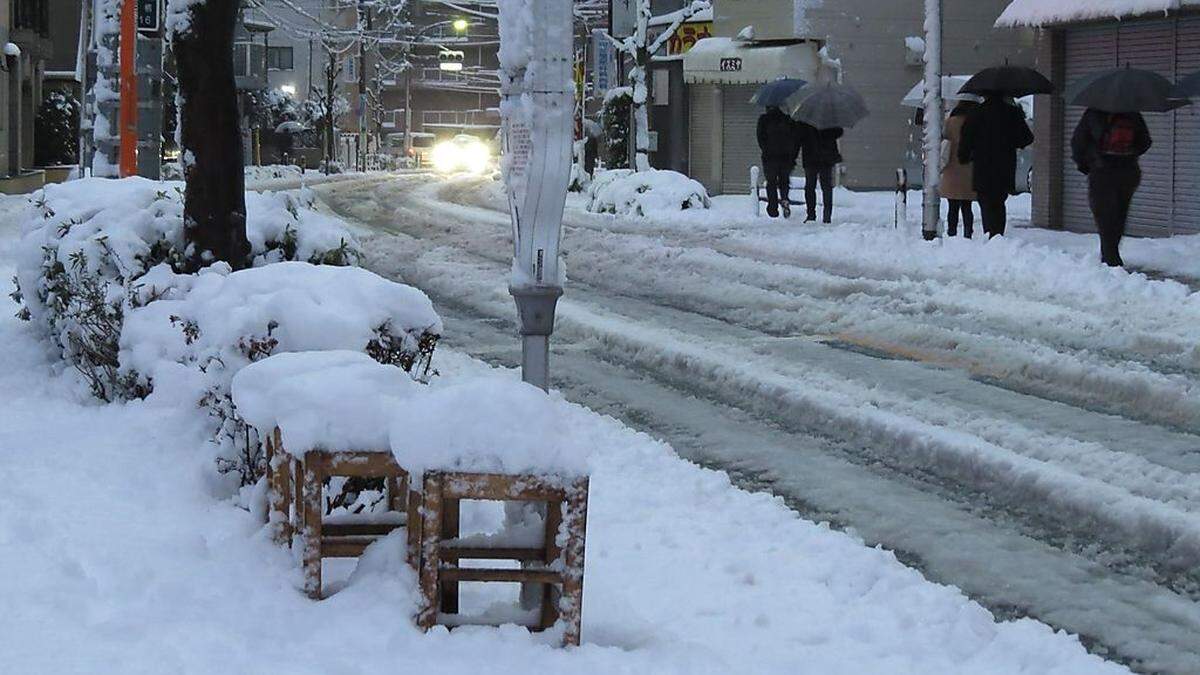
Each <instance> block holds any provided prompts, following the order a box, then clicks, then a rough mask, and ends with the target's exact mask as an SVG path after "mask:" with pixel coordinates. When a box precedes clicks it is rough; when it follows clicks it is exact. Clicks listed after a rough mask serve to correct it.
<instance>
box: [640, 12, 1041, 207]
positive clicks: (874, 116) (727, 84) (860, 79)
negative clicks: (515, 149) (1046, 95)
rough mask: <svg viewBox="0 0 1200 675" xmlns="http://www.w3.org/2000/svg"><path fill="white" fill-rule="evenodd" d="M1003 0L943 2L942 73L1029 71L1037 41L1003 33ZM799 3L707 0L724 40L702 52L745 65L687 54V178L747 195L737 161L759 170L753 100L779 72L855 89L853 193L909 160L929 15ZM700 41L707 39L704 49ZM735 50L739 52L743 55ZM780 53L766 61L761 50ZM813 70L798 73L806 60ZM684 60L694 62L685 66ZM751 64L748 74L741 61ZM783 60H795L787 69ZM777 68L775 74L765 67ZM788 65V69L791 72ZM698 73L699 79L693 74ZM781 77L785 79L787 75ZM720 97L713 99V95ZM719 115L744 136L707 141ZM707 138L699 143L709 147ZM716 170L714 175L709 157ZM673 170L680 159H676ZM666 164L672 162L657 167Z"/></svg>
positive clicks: (848, 153) (888, 179)
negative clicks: (861, 101)
mask: <svg viewBox="0 0 1200 675" xmlns="http://www.w3.org/2000/svg"><path fill="white" fill-rule="evenodd" d="M1007 2H1008V0H972V2H955V3H949V2H948V3H946V4H945V9H944V12H945V16H944V31H943V32H944V40H943V69H944V71H945V72H946V73H947V74H969V73H974V72H976V71H978V70H980V69H982V68H984V67H987V66H990V65H997V64H1000V63H1004V62H1006V61H1007V62H1009V63H1014V64H1031V63H1033V61H1034V58H1035V40H1034V34H1033V31H1031V30H1013V31H1010V30H1001V29H997V28H995V27H994V23H995V21H996V18H997V17H998V16H999V15H1000V13H1001V11H1003V10H1004V8H1005V6H1006V4H1007ZM809 4H810V3H796V2H793V0H713V17H712V27H711V30H712V35H713V38H712V39H715V40H723V41H725V42H726V45H725V46H723V47H717V45H714V44H709V45H706V48H705V49H704V50H702V52H707V51H708V50H712V49H716V51H717V52H720V51H722V50H724V51H729V53H728V54H725V55H724V56H717V58H718V61H717V62H716V65H717V66H718V68H719V67H720V64H721V62H720V59H721V58H724V59H727V61H726V64H727V65H728V64H734V63H737V60H738V59H739V58H741V59H742V61H743V68H741V69H740V70H734V69H733V68H732V66H730V68H729V69H728V70H717V71H716V72H713V73H703V74H701V71H702V70H703V68H704V67H705V66H702V65H701V63H700V62H701V61H702V60H703V59H702V57H701V56H700V54H699V53H697V54H696V56H694V57H685V58H684V59H683V75H684V81H685V84H686V86H687V87H688V88H689V92H688V96H687V100H688V103H689V107H690V110H689V113H688V119H687V122H688V125H689V126H690V129H689V132H688V136H689V138H690V139H691V140H690V143H689V146H688V150H687V167H688V172H689V173H690V174H691V175H692V176H693V177H694V178H697V179H698V180H700V181H701V182H704V183H705V184H706V186H708V187H709V189H710V190H713V191H716V192H740V191H742V190H743V189H746V188H748V185H749V177H748V176H749V172H748V170H747V171H745V174H746V177H745V178H741V177H739V176H738V175H739V174H741V173H743V171H742V168H743V167H742V165H743V164H747V165H748V164H749V163H755V162H757V160H756V159H755V158H754V155H755V154H756V152H757V147H756V144H755V140H754V136H753V133H752V132H753V119H752V118H757V114H758V113H759V112H761V111H759V110H757V109H756V108H755V107H754V106H752V105H750V104H749V98H750V96H751V95H753V93H754V90H755V89H756V88H757V87H758V86H759V85H761V84H762V83H765V82H769V81H771V80H773V79H775V78H777V77H779V76H783V75H791V76H804V75H806V74H807V75H808V77H804V79H809V77H818V78H823V77H832V78H840V79H841V81H843V82H845V83H846V84H848V85H851V86H853V87H854V88H855V89H857V90H858V91H859V92H860V93H862V94H863V96H864V98H865V99H866V101H867V105H868V107H869V108H870V110H871V115H870V117H868V118H867V119H866V120H864V121H863V122H862V123H860V124H859V125H858V126H857V127H855V128H854V129H853V130H851V131H849V132H848V133H847V135H846V139H845V140H844V141H843V143H842V155H843V156H844V158H845V161H844V162H843V164H842V165H841V167H840V175H839V176H838V180H839V181H840V183H841V184H842V185H845V186H847V187H851V188H855V189H864V190H866V189H890V188H892V187H894V186H895V182H896V169H898V168H902V167H903V166H904V165H905V163H906V161H907V160H908V157H907V155H908V154H909V137H910V133H911V128H912V123H913V110H912V109H911V108H906V107H904V106H903V105H901V100H902V99H903V98H904V95H905V94H906V93H907V92H908V91H909V89H910V88H912V86H913V85H914V84H916V83H918V82H919V81H920V80H921V79H922V77H923V75H924V66H923V61H922V57H923V51H922V50H923V44H924V43H923V40H922V39H921V36H922V35H923V32H924V28H923V26H924V18H925V10H924V3H923V2H922V0H890V1H889V2H879V1H878V0H838V1H837V2H823V3H811V5H812V6H808V5H809ZM701 44H704V43H701ZM735 49H741V50H743V52H744V53H743V54H741V55H740V56H739V55H738V54H734V53H733V51H731V50H735ZM779 49H786V50H788V52H789V53H788V54H784V53H782V52H778V51H776V52H775V53H776V54H777V55H778V58H777V57H776V56H770V55H769V53H764V51H763V50H779ZM813 51H815V53H816V57H817V63H816V64H814V65H813V66H812V70H810V71H804V70H802V69H797V68H798V66H797V65H796V64H798V63H800V62H801V61H804V62H809V61H811V60H812V57H811V56H810V55H808V54H807V53H806V52H813ZM689 59H691V60H692V61H693V62H695V67H691V68H690V66H689ZM750 63H753V64H754V65H753V69H751V68H750V67H749V66H748V65H747V64H750ZM788 64H791V65H788ZM771 68H775V69H778V72H776V71H775V70H771ZM789 69H790V70H789ZM690 71H695V73H696V74H690ZM785 71H786V72H785ZM718 96H719V98H718ZM717 115H720V116H721V118H722V121H721V123H720V126H722V127H724V132H723V137H725V138H729V139H740V140H738V141H725V142H724V143H723V145H714V143H713V140H712V139H713V136H712V134H713V133H714V131H713V128H712V125H711V123H709V122H707V120H711V119H713V118H714V116H717ZM706 139H707V140H706ZM717 152H719V153H721V157H720V158H719V160H720V161H719V163H721V164H724V165H726V166H724V167H723V168H722V169H721V170H720V171H719V172H716V169H715V167H716V165H717V163H718V162H717V159H718V158H717V157H715V156H714V153H717ZM675 161H676V162H677V163H678V160H675ZM661 163H662V164H664V165H666V164H669V163H670V162H669V161H666V160H664V161H662V162H661Z"/></svg>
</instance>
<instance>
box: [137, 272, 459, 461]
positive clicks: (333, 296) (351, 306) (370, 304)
mask: <svg viewBox="0 0 1200 675" xmlns="http://www.w3.org/2000/svg"><path fill="white" fill-rule="evenodd" d="M131 304H132V309H130V310H129V312H128V315H127V316H126V318H125V322H124V326H123V330H122V332H121V341H120V354H119V360H120V367H119V371H118V374H119V376H120V377H121V379H122V380H123V381H125V382H128V383H130V384H131V385H133V386H135V387H137V388H138V389H139V390H143V391H150V390H153V392H154V396H155V397H156V398H158V399H162V400H167V401H169V402H171V403H176V402H178V403H179V404H180V405H186V404H188V403H189V402H196V401H199V402H200V404H201V406H202V407H203V408H205V409H206V410H207V411H208V413H209V415H211V416H212V418H213V421H214V424H215V425H216V427H215V429H214V438H215V440H216V442H217V443H218V444H219V445H220V448H221V452H220V455H219V456H220V458H221V459H220V460H219V462H220V463H221V465H222V467H223V468H224V469H225V470H228V471H238V472H240V473H241V474H242V476H241V477H242V480H243V482H246V483H250V482H253V481H254V480H255V479H257V477H258V476H259V475H260V473H261V469H262V466H261V461H262V454H261V452H260V449H259V442H258V438H257V436H256V435H255V432H254V430H253V429H252V428H250V427H247V425H246V424H245V423H244V422H243V421H242V419H241V416H240V414H239V413H238V411H237V410H236V409H235V407H234V405H233V400H232V398H231V396H230V383H231V382H232V380H233V377H234V375H236V374H237V372H238V371H240V370H241V369H242V368H244V367H246V366H247V365H249V364H251V363H254V362H256V361H259V360H261V359H264V358H267V357H269V356H271V355H272V354H280V353H285V352H308V351H327V350H351V351H356V352H358V353H360V354H363V358H364V359H367V358H368V357H369V358H371V359H374V360H375V361H376V362H378V363H381V364H387V365H391V366H397V368H396V372H397V373H399V372H400V370H404V371H407V372H408V374H409V376H411V377H412V378H413V379H417V380H424V379H426V377H427V376H428V374H429V365H430V359H431V358H432V355H433V349H434V346H435V345H436V342H437V338H438V336H439V335H441V332H442V323H441V319H440V318H439V317H438V315H437V314H436V313H435V312H434V310H433V304H432V303H431V302H430V301H429V298H428V297H426V296H425V294H424V293H422V292H421V291H419V290H417V289H415V288H411V287H409V286H405V285H402V284H398V283H395V282H392V281H388V280H386V279H384V278H382V277H379V276H377V275H375V274H374V273H372V272H368V271H367V270H364V269H360V268H357V267H333V266H329V265H312V264H309V263H305V262H283V263H278V264H274V265H267V266H264V267H257V268H252V269H247V270H241V271H238V272H230V271H229V267H228V265H225V264H224V263H218V264H216V265H213V266H211V267H209V268H207V269H205V270H203V271H202V272H201V273H200V274H175V273H173V272H172V271H171V270H170V268H169V267H168V266H166V265H160V266H158V267H156V268H154V269H153V270H151V271H150V272H149V273H148V274H146V275H145V276H144V277H142V280H141V284H140V285H139V286H138V288H137V290H136V292H135V294H134V297H133V298H132V303H131Z"/></svg>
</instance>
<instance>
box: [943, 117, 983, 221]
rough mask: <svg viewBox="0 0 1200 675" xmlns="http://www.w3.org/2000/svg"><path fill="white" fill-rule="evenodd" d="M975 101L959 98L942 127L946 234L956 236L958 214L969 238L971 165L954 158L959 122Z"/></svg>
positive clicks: (960, 132) (971, 190) (960, 127)
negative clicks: (947, 206) (946, 202)
mask: <svg viewBox="0 0 1200 675" xmlns="http://www.w3.org/2000/svg"><path fill="white" fill-rule="evenodd" d="M976 105H977V104H976V103H974V102H972V101H962V102H960V103H959V104H958V105H957V106H955V108H954V111H953V112H951V113H950V117H949V118H947V119H946V124H945V125H944V126H943V127H942V129H943V131H942V138H943V139H945V140H944V142H943V143H942V182H941V192H942V197H945V198H946V199H947V200H948V201H949V202H950V215H949V218H948V219H947V221H946V234H948V235H949V236H951V237H956V236H958V220H959V216H961V217H962V226H963V236H964V237H966V238H967V239H970V238H971V235H972V234H974V229H975V213H974V212H973V211H972V210H971V202H973V201H975V190H974V189H973V188H972V178H971V168H972V167H971V165H970V164H960V163H959V161H958V144H959V142H960V141H961V140H962V129H963V124H964V123H965V122H966V121H967V115H968V114H970V112H971V110H972V109H973V108H974V107H975V106H976Z"/></svg>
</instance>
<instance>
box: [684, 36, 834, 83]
mask: <svg viewBox="0 0 1200 675" xmlns="http://www.w3.org/2000/svg"><path fill="white" fill-rule="evenodd" d="M819 49H820V44H819V43H816V42H807V41H800V42H796V43H794V44H779V43H774V44H765V45H764V44H754V43H750V42H744V41H741V40H734V39H732V38H724V37H711V38H705V39H703V40H700V41H699V42H697V43H696V46H694V47H692V49H691V50H690V51H689V52H688V53H687V54H685V55H684V57H683V78H684V81H685V82H687V83H689V84H692V83H697V82H718V83H723V84H755V83H758V82H770V81H772V80H775V79H778V78H780V77H797V78H800V79H802V80H809V81H814V80H815V79H816V77H817V72H818V70H819V69H820V66H821V59H820V57H819V56H818V54H817V52H818V50H819Z"/></svg>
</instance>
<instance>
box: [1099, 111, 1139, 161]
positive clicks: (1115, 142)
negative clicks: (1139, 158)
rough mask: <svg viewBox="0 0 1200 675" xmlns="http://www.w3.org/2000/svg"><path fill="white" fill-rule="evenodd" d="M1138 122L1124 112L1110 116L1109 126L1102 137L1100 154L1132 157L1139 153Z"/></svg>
mask: <svg viewBox="0 0 1200 675" xmlns="http://www.w3.org/2000/svg"><path fill="white" fill-rule="evenodd" d="M1136 147H1137V124H1136V123H1135V122H1134V120H1133V117H1131V116H1129V115H1125V114H1122V113H1116V114H1113V115H1109V116H1108V126H1107V127H1106V128H1105V129H1104V136H1102V137H1101V138H1100V154H1102V155H1113V156H1117V157H1132V156H1133V155H1136V154H1137V150H1136Z"/></svg>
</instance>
